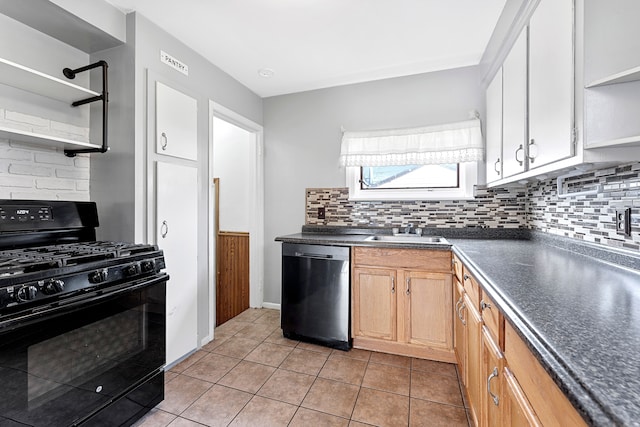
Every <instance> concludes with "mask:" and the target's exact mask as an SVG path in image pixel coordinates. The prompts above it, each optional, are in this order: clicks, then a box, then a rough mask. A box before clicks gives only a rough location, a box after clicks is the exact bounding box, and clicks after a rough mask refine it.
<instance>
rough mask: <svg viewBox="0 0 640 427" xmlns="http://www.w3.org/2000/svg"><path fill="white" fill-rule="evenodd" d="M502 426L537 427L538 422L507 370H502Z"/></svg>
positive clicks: (511, 374) (514, 379)
mask: <svg viewBox="0 0 640 427" xmlns="http://www.w3.org/2000/svg"><path fill="white" fill-rule="evenodd" d="M502 385H503V389H504V393H503V397H504V404H503V405H502V406H503V408H502V425H503V426H505V427H525V426H530V427H539V426H541V425H542V424H540V420H539V419H538V417H537V416H536V413H535V412H534V411H533V408H532V407H531V404H530V403H529V401H528V400H527V397H526V396H525V395H524V393H523V391H522V389H521V388H520V384H518V381H517V380H516V378H515V377H514V376H513V373H511V371H510V370H509V368H506V367H505V368H504V369H503V378H502Z"/></svg>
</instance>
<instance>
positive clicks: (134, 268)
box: [124, 263, 140, 277]
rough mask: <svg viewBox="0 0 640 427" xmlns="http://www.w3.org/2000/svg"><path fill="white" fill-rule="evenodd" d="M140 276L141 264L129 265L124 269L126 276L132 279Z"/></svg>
mask: <svg viewBox="0 0 640 427" xmlns="http://www.w3.org/2000/svg"><path fill="white" fill-rule="evenodd" d="M137 274H140V264H138V263H135V264H129V265H128V266H126V267H125V268H124V275H125V276H128V277H131V276H135V275H137Z"/></svg>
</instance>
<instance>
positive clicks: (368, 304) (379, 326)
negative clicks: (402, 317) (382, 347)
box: [352, 267, 399, 341]
mask: <svg viewBox="0 0 640 427" xmlns="http://www.w3.org/2000/svg"><path fill="white" fill-rule="evenodd" d="M398 291H399V290H397V289H396V270H392V269H383V268H360V267H356V268H354V269H353V307H352V308H353V310H352V311H353V314H352V316H353V322H352V326H353V332H352V333H353V336H354V337H369V338H377V339H381V340H387V341H396V338H397V334H396V329H397V327H396V309H397V307H396V295H397V292H398Z"/></svg>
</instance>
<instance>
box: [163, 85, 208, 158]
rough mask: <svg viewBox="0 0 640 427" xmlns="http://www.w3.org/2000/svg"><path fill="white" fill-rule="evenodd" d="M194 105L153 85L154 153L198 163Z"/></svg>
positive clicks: (184, 98) (180, 95)
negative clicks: (154, 110)
mask: <svg viewBox="0 0 640 427" xmlns="http://www.w3.org/2000/svg"><path fill="white" fill-rule="evenodd" d="M197 122H198V102H197V100H196V99H194V98H192V97H190V96H188V95H185V94H184V93H182V92H180V91H177V90H175V89H173V88H171V87H169V86H167V85H165V84H162V83H160V82H156V152H157V153H158V154H164V155H166V156H173V157H180V158H183V159H187V160H197V159H198V124H197Z"/></svg>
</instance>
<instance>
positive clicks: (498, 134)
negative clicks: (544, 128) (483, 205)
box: [486, 68, 502, 183]
mask: <svg viewBox="0 0 640 427" xmlns="http://www.w3.org/2000/svg"><path fill="white" fill-rule="evenodd" d="M486 102H487V165H486V166H487V182H488V183H489V182H493V181H497V180H499V179H500V178H502V68H500V69H499V70H498V72H497V73H496V75H495V77H494V78H493V80H492V81H491V83H490V84H489V86H488V87H487V93H486Z"/></svg>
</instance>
